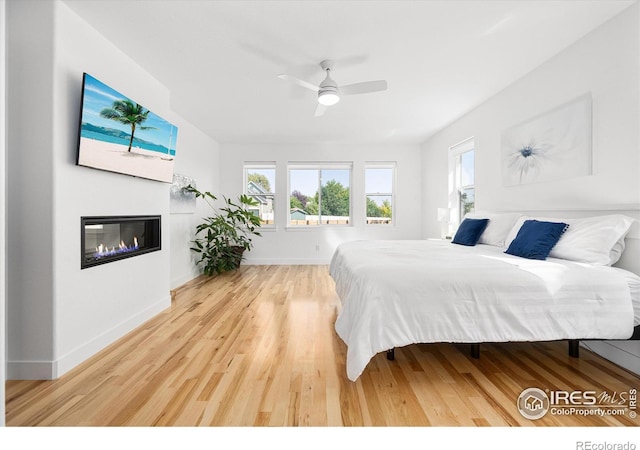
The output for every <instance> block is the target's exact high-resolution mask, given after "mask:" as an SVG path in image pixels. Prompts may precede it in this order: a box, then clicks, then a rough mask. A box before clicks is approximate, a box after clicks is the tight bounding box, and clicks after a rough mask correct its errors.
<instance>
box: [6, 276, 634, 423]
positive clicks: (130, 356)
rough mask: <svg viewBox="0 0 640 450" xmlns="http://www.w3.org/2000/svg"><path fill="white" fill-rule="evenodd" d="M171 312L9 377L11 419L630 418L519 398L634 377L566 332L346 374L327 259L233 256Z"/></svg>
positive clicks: (417, 354)
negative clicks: (543, 407) (54, 369)
mask: <svg viewBox="0 0 640 450" xmlns="http://www.w3.org/2000/svg"><path fill="white" fill-rule="evenodd" d="M175 294H176V295H175V301H174V302H173V305H172V307H171V308H169V309H167V310H166V311H164V312H163V313H161V314H159V315H158V316H156V317H154V318H153V319H152V320H150V321H149V322H147V323H146V324H144V325H143V326H141V327H139V328H138V329H136V330H134V331H132V332H131V333H129V334H128V335H127V336H125V337H123V338H122V339H121V340H119V341H118V342H116V343H114V344H112V345H111V346H109V347H108V348H106V349H105V350H104V351H102V352H100V353H99V354H97V355H95V356H94V357H92V358H91V359H89V360H87V361H86V362H84V363H83V364H82V365H80V366H78V367H76V368H75V369H74V370H72V371H71V372H69V373H67V374H65V375H64V376H62V377H61V378H60V379H58V380H54V381H8V382H7V386H6V398H7V404H6V411H7V415H6V422H7V425H8V426H319V427H324V426H469V427H483V426H634V425H635V426H637V425H638V424H639V423H640V422H638V419H637V418H636V419H631V418H630V417H629V415H628V414H625V415H623V416H597V415H592V416H581V415H565V416H561V415H552V414H547V415H546V416H545V417H543V418H542V419H539V420H528V419H526V418H524V417H523V416H522V415H521V414H520V413H519V412H518V410H517V408H516V401H517V398H518V396H519V395H520V393H521V392H522V391H523V390H524V389H525V388H529V387H539V388H541V389H543V390H544V389H549V390H569V391H573V390H582V391H585V390H593V391H597V392H601V391H607V392H609V393H613V392H617V393H620V392H622V391H628V390H629V389H630V388H636V389H637V388H638V387H640V379H639V377H638V376H636V375H634V374H632V373H630V372H628V371H625V370H623V369H621V368H619V367H617V366H615V365H614V364H612V363H609V362H608V361H606V360H604V359H602V358H600V357H599V356H597V355H595V354H593V353H590V352H589V351H587V350H585V349H581V356H580V358H579V359H575V358H570V357H569V356H568V355H567V347H566V342H550V343H511V344H484V345H482V348H481V356H480V359H477V360H476V359H473V358H471V357H470V356H469V352H468V347H467V346H464V345H453V344H424V345H410V346H407V347H404V348H399V349H396V359H395V361H388V360H387V359H386V357H385V355H384V354H378V355H377V356H376V357H375V358H374V359H373V360H372V361H371V362H370V363H369V365H368V366H367V368H366V370H365V372H364V373H363V374H362V376H361V377H360V378H359V379H358V380H357V381H356V382H351V381H349V380H348V379H347V377H346V369H345V356H346V346H345V345H344V343H343V342H342V341H341V340H340V339H339V338H338V337H337V335H336V333H335V331H334V328H333V324H334V321H335V319H336V317H337V313H338V309H339V306H340V302H339V299H338V297H337V295H336V294H335V291H334V285H333V281H332V279H331V278H330V277H329V275H328V268H327V267H326V266H242V267H241V269H240V270H239V271H237V272H234V273H228V274H225V275H222V276H219V277H216V278H213V279H203V278H201V279H197V280H194V281H193V282H191V283H188V284H187V285H185V286H183V287H181V288H180V289H179V290H177V292H176V293H175Z"/></svg>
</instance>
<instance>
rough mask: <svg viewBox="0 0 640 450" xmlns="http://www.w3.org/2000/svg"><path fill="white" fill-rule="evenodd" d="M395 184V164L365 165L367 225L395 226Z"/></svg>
mask: <svg viewBox="0 0 640 450" xmlns="http://www.w3.org/2000/svg"><path fill="white" fill-rule="evenodd" d="M394 182H395V164H381V163H367V164H365V168H364V190H365V195H366V207H367V213H366V223H367V224H383V225H390V224H393V217H394V214H393V208H394V204H395V203H394V195H393V193H394V189H393V188H394Z"/></svg>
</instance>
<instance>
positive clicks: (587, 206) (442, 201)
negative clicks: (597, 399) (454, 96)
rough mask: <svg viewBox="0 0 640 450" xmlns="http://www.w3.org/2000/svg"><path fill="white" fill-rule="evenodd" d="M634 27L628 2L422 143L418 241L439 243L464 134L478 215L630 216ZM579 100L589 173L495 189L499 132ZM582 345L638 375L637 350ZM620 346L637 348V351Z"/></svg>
mask: <svg viewBox="0 0 640 450" xmlns="http://www.w3.org/2000/svg"><path fill="white" fill-rule="evenodd" d="M639 28H640V7H639V5H638V4H635V5H633V6H632V7H630V8H628V9H627V10H625V11H623V12H622V13H621V14H619V15H618V16H616V17H615V18H613V19H612V20H610V21H609V22H607V23H605V24H604V25H602V26H601V27H599V28H598V29H596V30H594V31H593V32H591V33H589V34H588V35H586V36H585V37H583V38H582V39H580V40H579V41H578V42H576V43H575V44H574V45H572V46H570V47H569V48H567V49H566V50H564V51H562V52H561V53H559V54H558V55H556V56H555V57H554V58H552V59H550V60H549V61H547V62H546V63H544V64H543V65H541V66H540V67H538V68H537V69H536V70H534V71H532V72H530V73H529V74H527V75H526V76H524V77H523V78H522V79H520V80H518V81H517V82H516V83H514V84H512V85H511V86H509V87H507V88H506V89H504V90H503V91H502V92H500V93H499V94H497V95H496V96H494V97H492V98H491V99H489V100H488V101H486V102H485V103H483V104H482V105H480V106H479V107H477V108H476V109H474V110H473V111H471V112H470V113H468V114H466V115H465V116H464V117H462V118H460V119H459V120H457V121H455V122H454V123H452V124H451V125H449V126H448V127H446V128H445V129H443V130H442V131H440V132H439V133H437V134H436V135H434V136H432V137H431V138H430V139H429V140H428V141H427V142H425V143H424V145H423V146H422V149H423V160H422V176H423V178H424V180H425V184H424V192H423V208H424V209H423V224H424V226H423V236H424V237H432V236H438V234H439V232H440V225H439V224H438V223H437V221H436V209H437V208H438V207H440V206H445V205H446V204H447V201H448V192H447V176H448V173H447V172H448V167H447V149H448V148H449V147H450V146H451V145H453V144H456V143H458V142H460V141H462V140H463V139H466V138H468V137H470V136H474V137H475V144H476V147H475V148H476V151H475V158H476V168H475V170H476V172H475V175H476V209H478V210H495V211H545V212H548V213H551V212H553V211H577V210H585V211H587V210H604V211H607V210H610V211H612V212H616V211H618V210H622V211H628V212H629V214H630V215H634V216H636V217H637V216H638V214H639V213H640V130H639V124H640V86H639V84H640V32H639ZM587 92H590V93H591V95H592V98H593V110H592V111H593V125H592V126H593V128H592V130H593V174H592V175H590V176H583V177H577V178H571V179H566V180H561V181H554V182H547V183H537V184H528V185H520V186H512V187H503V186H502V183H501V181H502V176H501V172H500V170H501V154H500V134H501V132H502V131H503V130H505V129H507V128H509V127H511V126H513V125H515V124H518V123H521V122H523V121H525V120H527V119H528V118H530V117H534V116H537V115H538V114H540V113H543V112H545V111H548V110H550V109H553V108H554V107H556V106H558V105H561V104H563V103H565V102H567V101H569V100H572V99H574V98H576V97H578V96H580V95H582V94H585V93H587ZM635 239H637V237H635ZM634 247H638V246H637V245H634ZM636 266H637V264H636ZM588 345H591V346H592V348H594V349H597V350H598V352H599V353H600V354H601V355H603V356H605V357H607V358H609V359H611V360H612V361H614V362H616V363H618V364H620V365H623V366H624V367H627V368H628V369H629V370H635V371H636V373H637V370H638V367H640V362H639V361H640V356H638V343H637V342H631V343H616V342H608V343H606V344H603V343H595V342H594V343H589V344H588ZM625 346H630V347H633V348H635V353H634V352H632V351H629V349H628V348H626V347H625Z"/></svg>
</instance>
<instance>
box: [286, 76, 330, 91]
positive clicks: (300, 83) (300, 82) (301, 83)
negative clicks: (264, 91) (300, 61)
mask: <svg viewBox="0 0 640 450" xmlns="http://www.w3.org/2000/svg"><path fill="white" fill-rule="evenodd" d="M278 78H280V79H282V80H286V81H290V82H292V83H295V84H297V85H298V86H302V87H303V88H307V89H310V90H312V91H315V92H318V91H319V90H320V87H318V86H315V85H313V84H311V83H308V82H306V81H304V80H301V79H299V78H296V77H292V76H291V75H287V74H284V73H283V74H280V75H278Z"/></svg>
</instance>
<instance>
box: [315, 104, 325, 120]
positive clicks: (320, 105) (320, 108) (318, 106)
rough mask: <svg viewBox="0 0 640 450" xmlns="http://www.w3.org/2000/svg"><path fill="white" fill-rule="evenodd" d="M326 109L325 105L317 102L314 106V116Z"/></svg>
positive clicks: (321, 113)
mask: <svg viewBox="0 0 640 450" xmlns="http://www.w3.org/2000/svg"><path fill="white" fill-rule="evenodd" d="M326 110H327V107H326V106H325V105H322V104H320V103H318V105H317V106H316V112H315V114H314V115H315V116H316V117H320V116H321V115H323V114H324V112H325V111H326Z"/></svg>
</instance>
